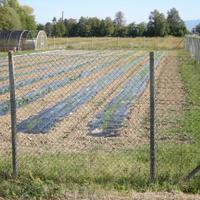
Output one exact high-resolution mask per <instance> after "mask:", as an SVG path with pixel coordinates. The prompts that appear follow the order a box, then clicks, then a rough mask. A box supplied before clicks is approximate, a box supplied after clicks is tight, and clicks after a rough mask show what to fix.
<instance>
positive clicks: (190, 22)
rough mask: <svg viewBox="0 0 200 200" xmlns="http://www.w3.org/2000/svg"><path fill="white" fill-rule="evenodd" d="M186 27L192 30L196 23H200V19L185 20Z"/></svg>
mask: <svg viewBox="0 0 200 200" xmlns="http://www.w3.org/2000/svg"><path fill="white" fill-rule="evenodd" d="M185 24H186V27H187V29H188V30H189V31H191V30H192V29H193V28H194V27H195V26H196V25H198V24H200V19H197V20H188V21H185Z"/></svg>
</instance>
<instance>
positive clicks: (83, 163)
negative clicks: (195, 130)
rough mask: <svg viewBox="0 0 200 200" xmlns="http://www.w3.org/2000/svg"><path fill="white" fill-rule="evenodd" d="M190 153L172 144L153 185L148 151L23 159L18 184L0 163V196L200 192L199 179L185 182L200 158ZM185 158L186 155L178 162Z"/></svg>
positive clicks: (165, 150) (162, 151)
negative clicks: (106, 192)
mask: <svg viewBox="0 0 200 200" xmlns="http://www.w3.org/2000/svg"><path fill="white" fill-rule="evenodd" d="M191 150H192V151H194V150H196V151H198V149H194V148H193V147H189V146H188V147H187V148H184V149H182V148H179V147H178V148H177V146H173V145H169V146H168V147H167V148H165V147H164V146H163V147H161V148H159V149H158V152H159V154H160V155H162V157H161V156H159V157H158V163H159V172H157V180H156V182H155V184H151V183H150V181H149V179H148V176H149V169H148V166H149V158H148V155H149V153H148V148H147V147H146V148H141V149H137V150H121V151H118V152H117V151H116V152H110V153H108V152H104V153H103V152H102V151H101V150H96V151H93V152H90V153H89V152H87V153H77V154H63V155H62V154H58V155H55V154H54V155H43V156H25V157H23V158H20V159H19V163H18V165H19V176H18V178H17V179H16V180H13V179H12V178H11V171H10V165H9V164H8V163H6V162H5V160H1V161H0V196H1V197H6V198H22V199H25V198H28V199H31V198H44V199H48V198H52V197H56V196H59V195H60V194H62V193H63V192H64V191H67V190H70V191H79V192H81V191H87V190H88V191H90V190H92V191H95V190H97V189H102V190H117V191H119V192H123V191H126V192H129V191H132V190H135V191H139V192H145V191H149V190H150V191H174V190H176V191H184V192H192V193H197V192H200V191H199V188H200V181H199V178H200V177H197V178H195V179H193V180H192V182H191V183H189V184H184V183H183V182H182V178H183V175H185V174H186V172H188V169H189V168H190V167H191V166H195V165H196V163H197V160H198V159H199V157H198V155H199V154H195V156H189V155H190V154H188V152H190V151H191ZM183 154H185V155H186V156H184V157H180V155H183ZM163 158H164V159H163ZM181 159H184V162H181ZM179 164H180V165H179ZM183 164H184V165H183ZM180 169H181V170H180Z"/></svg>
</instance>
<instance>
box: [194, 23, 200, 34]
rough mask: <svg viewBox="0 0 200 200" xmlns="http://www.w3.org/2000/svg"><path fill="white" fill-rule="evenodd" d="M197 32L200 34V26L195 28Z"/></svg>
mask: <svg viewBox="0 0 200 200" xmlns="http://www.w3.org/2000/svg"><path fill="white" fill-rule="evenodd" d="M195 32H196V33H198V34H200V24H198V25H197V26H196V27H195Z"/></svg>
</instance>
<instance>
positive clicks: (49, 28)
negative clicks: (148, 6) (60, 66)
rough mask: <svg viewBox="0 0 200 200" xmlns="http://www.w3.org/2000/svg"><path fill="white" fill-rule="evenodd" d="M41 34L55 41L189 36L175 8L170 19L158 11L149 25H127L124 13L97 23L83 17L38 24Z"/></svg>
mask: <svg viewBox="0 0 200 200" xmlns="http://www.w3.org/2000/svg"><path fill="white" fill-rule="evenodd" d="M38 29H39V30H45V31H46V33H47V35H48V36H55V37H77V36H80V37H105V36H108V37H109V36H113V37H139V36H146V37H155V36H160V37H164V36H166V35H172V36H177V37H181V36H184V35H185V34H186V32H187V29H186V26H185V23H184V21H183V20H182V19H181V18H180V15H179V12H178V11H177V10H176V9H175V8H172V9H171V10H170V11H168V12H167V17H165V15H164V14H163V13H160V12H159V11H158V10H154V11H152V12H151V13H150V16H149V22H148V23H145V22H142V23H139V24H136V23H134V22H133V23H130V24H128V25H127V24H126V20H125V17H124V13H123V12H121V11H119V12H117V13H116V15H115V19H114V20H112V19H111V18H110V17H107V18H105V19H98V18H97V17H81V18H80V19H79V20H78V21H77V20H76V19H62V18H60V19H58V20H57V19H56V18H55V17H54V18H53V20H52V22H48V23H46V24H45V25H42V24H39V25H38Z"/></svg>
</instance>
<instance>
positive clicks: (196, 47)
mask: <svg viewBox="0 0 200 200" xmlns="http://www.w3.org/2000/svg"><path fill="white" fill-rule="evenodd" d="M185 49H186V50H187V51H188V52H190V54H191V55H192V56H193V57H194V58H195V59H196V61H197V62H198V63H200V37H199V36H197V35H187V36H186V37H185Z"/></svg>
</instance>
